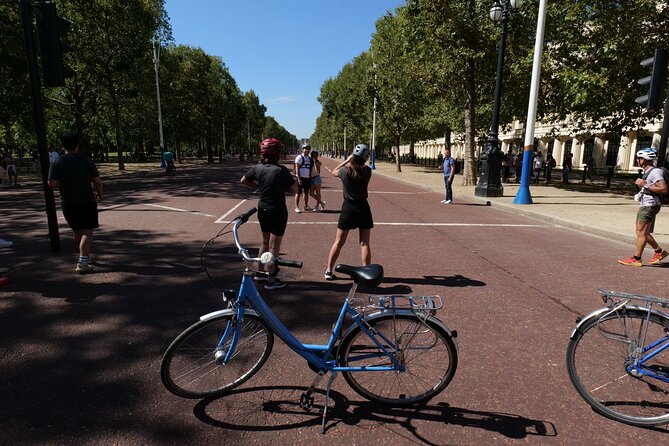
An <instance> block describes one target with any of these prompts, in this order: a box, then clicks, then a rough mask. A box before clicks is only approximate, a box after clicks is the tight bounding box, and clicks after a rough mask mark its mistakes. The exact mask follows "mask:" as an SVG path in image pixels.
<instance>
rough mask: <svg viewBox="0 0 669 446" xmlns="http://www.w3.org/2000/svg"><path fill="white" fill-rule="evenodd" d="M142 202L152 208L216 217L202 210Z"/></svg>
mask: <svg viewBox="0 0 669 446" xmlns="http://www.w3.org/2000/svg"><path fill="white" fill-rule="evenodd" d="M142 204H143V205H144V206H151V207H154V208H160V209H167V210H168V211H175V212H188V213H189V214H194V215H203V216H205V217H216V216H215V215H209V214H204V213H202V212H197V211H189V210H188V209H179V208H173V207H169V206H163V205H160V204H148V203H142Z"/></svg>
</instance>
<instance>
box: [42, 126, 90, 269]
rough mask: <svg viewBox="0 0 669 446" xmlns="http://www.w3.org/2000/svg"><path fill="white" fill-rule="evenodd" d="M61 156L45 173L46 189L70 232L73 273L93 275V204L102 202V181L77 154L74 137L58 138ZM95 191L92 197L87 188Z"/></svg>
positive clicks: (70, 135) (72, 135)
mask: <svg viewBox="0 0 669 446" xmlns="http://www.w3.org/2000/svg"><path fill="white" fill-rule="evenodd" d="M60 141H61V144H62V146H63V148H64V149H65V155H62V156H61V157H60V158H58V161H56V162H55V163H54V165H53V167H52V168H51V172H50V173H49V186H51V187H52V188H53V189H57V190H58V191H60V204H61V210H62V211H63V216H64V217H65V220H66V221H67V224H68V225H69V226H70V228H72V231H74V244H75V246H76V247H77V248H78V250H79V261H78V262H77V266H76V268H75V270H74V271H75V272H77V273H79V274H85V273H89V272H92V271H93V267H92V266H91V265H90V263H89V257H90V253H91V249H92V247H93V231H94V230H95V229H97V228H98V227H100V225H99V223H98V205H97V201H96V198H97V200H98V201H99V200H102V198H103V195H102V180H101V179H100V173H99V172H98V169H97V168H96V167H95V164H94V163H93V161H91V160H90V159H88V158H86V157H85V156H84V155H82V154H81V153H79V138H78V137H77V135H76V134H74V133H65V134H63V135H62V136H61V137H60ZM91 183H92V184H93V187H94V188H95V193H93V189H92V188H91Z"/></svg>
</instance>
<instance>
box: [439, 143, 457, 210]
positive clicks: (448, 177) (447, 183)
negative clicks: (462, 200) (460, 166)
mask: <svg viewBox="0 0 669 446" xmlns="http://www.w3.org/2000/svg"><path fill="white" fill-rule="evenodd" d="M454 177H455V160H454V159H453V158H452V157H451V149H449V148H444V187H445V188H446V196H445V197H444V199H443V200H441V202H442V203H443V204H451V203H452V202H453V187H452V186H453V178H454Z"/></svg>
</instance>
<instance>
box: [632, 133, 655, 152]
mask: <svg viewBox="0 0 669 446" xmlns="http://www.w3.org/2000/svg"><path fill="white" fill-rule="evenodd" d="M652 145H653V138H651V137H650V136H642V137H640V138H639V139H637V142H636V149H637V151H639V150H641V149H649V148H651V147H652Z"/></svg>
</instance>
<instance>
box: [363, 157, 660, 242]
mask: <svg viewBox="0 0 669 446" xmlns="http://www.w3.org/2000/svg"><path fill="white" fill-rule="evenodd" d="M375 168H376V169H375V170H374V174H375V175H384V176H387V177H390V178H394V179H397V180H399V181H402V182H405V183H409V184H412V185H415V186H419V187H423V188H425V189H428V190H431V191H434V192H436V193H438V194H440V195H442V197H440V198H439V199H442V198H443V194H444V177H443V174H442V173H441V171H440V170H439V169H437V168H435V167H428V166H415V165H402V172H396V171H395V170H396V165H395V164H389V163H385V162H376V163H375ZM559 181H560V176H559V173H558V175H555V177H554V180H553V185H549V186H545V185H542V184H540V185H539V186H534V185H531V186H530V193H531V195H532V201H533V204H528V205H516V204H513V200H514V198H515V196H516V192H517V191H518V186H519V185H518V184H515V183H504V184H503V186H504V196H503V197H497V198H482V197H476V196H475V195H474V188H475V187H474V186H463V185H462V176H461V175H456V177H455V180H454V181H453V197H454V200H453V201H454V203H453V204H452V205H443V204H441V203H439V200H436V199H435V205H439V206H453V205H457V202H458V201H460V200H462V201H470V202H471V201H483V202H485V201H490V203H491V205H492V206H494V207H496V208H498V209H503V210H505V211H508V212H513V213H516V214H521V215H527V216H530V217H534V218H539V219H542V220H546V221H549V222H551V223H555V224H558V225H561V226H566V227H569V228H573V229H577V230H579V231H584V232H588V233H590V234H595V235H598V236H602V237H606V238H610V239H614V240H619V241H622V242H626V243H629V244H630V245H633V244H634V240H635V235H634V222H635V220H636V212H637V209H638V207H639V204H638V203H637V202H636V201H634V199H633V197H632V196H631V195H626V194H625V191H624V190H621V188H616V189H615V190H604V184H602V185H601V186H600V187H597V186H593V185H591V184H589V183H590V182H589V181H587V182H586V184H583V185H582V184H581V178H580V177H578V178H577V175H573V177H572V182H571V183H570V184H569V185H567V186H563V185H562V184H558V183H559ZM629 190H631V189H629ZM653 235H654V237H655V239H656V240H657V242H658V243H659V244H660V246H662V247H664V248H667V247H669V207H665V208H664V209H662V212H660V215H659V216H658V218H657V222H656V224H655V232H654V234H653ZM630 248H631V246H630ZM632 250H633V249H630V252H632Z"/></svg>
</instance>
